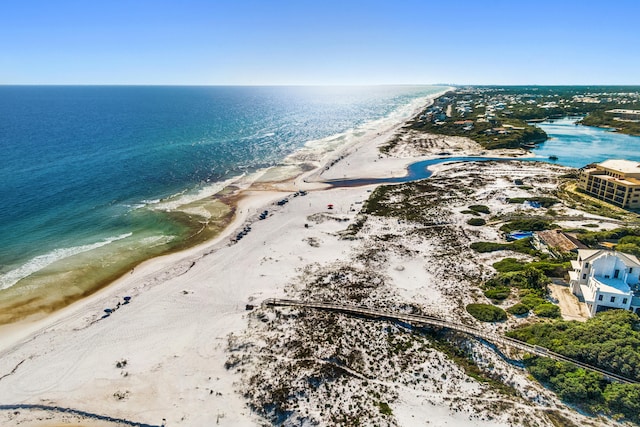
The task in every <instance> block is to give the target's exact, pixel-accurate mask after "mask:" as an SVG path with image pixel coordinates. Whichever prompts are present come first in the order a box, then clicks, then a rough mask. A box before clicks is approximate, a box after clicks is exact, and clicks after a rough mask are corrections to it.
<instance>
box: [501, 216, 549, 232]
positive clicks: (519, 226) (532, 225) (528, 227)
mask: <svg viewBox="0 0 640 427" xmlns="http://www.w3.org/2000/svg"><path fill="white" fill-rule="evenodd" d="M557 227H558V226H557V225H556V224H552V223H551V222H549V221H545V220H542V219H514V220H513V221H509V222H508V223H506V224H504V225H503V226H502V227H500V231H504V232H505V233H511V232H512V231H516V230H522V231H542V230H549V229H552V228H557Z"/></svg>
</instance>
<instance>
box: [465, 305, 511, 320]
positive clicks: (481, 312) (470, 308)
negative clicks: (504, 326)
mask: <svg viewBox="0 0 640 427" xmlns="http://www.w3.org/2000/svg"><path fill="white" fill-rule="evenodd" d="M467 312H468V313H469V314H470V315H472V316H473V317H475V318H476V319H478V320H479V321H481V322H503V321H505V320H507V313H506V312H505V311H504V310H503V309H501V308H500V307H496V306H495V305H491V304H469V305H467Z"/></svg>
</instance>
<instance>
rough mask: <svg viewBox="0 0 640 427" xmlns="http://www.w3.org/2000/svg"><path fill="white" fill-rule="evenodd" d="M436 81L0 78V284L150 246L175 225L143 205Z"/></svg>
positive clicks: (347, 131)
mask: <svg viewBox="0 0 640 427" xmlns="http://www.w3.org/2000/svg"><path fill="white" fill-rule="evenodd" d="M442 89H443V88H442V87H435V86H422V87H409V86H397V87H393V86H378V87H358V88H348V87H86V86H85V87H69V86H66V87H45V86H40V87H38V86H34V87H29V86H23V87H11V86H5V87H0V149H1V150H2V162H1V163H0V240H1V243H0V289H8V288H11V287H14V285H16V284H20V283H22V282H24V281H28V280H29V279H35V278H37V277H38V276H39V275H45V276H46V274H45V273H43V272H45V271H46V270H47V269H49V270H52V271H51V272H53V273H56V276H55V277H57V278H60V277H67V276H65V274H64V270H65V268H68V269H73V268H77V267H78V263H82V264H83V265H84V264H87V263H89V264H91V263H94V264H98V265H96V266H94V267H95V268H100V265H103V266H108V264H109V263H110V262H111V261H110V260H113V259H115V257H114V256H113V254H114V253H116V252H118V251H121V252H122V251H125V252H126V251H135V250H136V247H140V246H145V245H146V246H147V247H150V246H157V247H160V249H158V251H156V253H161V252H162V249H161V247H162V245H166V244H168V242H170V241H171V240H173V239H175V238H180V237H181V236H182V234H184V229H183V227H182V226H181V224H179V223H176V221H175V220H174V219H172V218H171V217H169V216H167V215H165V214H164V213H163V211H162V210H160V209H153V207H154V206H155V205H157V204H158V202H159V201H160V200H161V199H167V198H169V199H171V198H173V199H176V198H179V197H181V196H184V195H189V194H197V193H198V192H199V191H202V189H203V188H205V187H207V186H212V185H215V183H217V182H220V181H223V180H226V179H229V178H232V177H236V176H240V175H242V174H246V173H251V172H252V171H255V170H258V169H261V168H265V167H268V166H272V165H277V164H278V163H279V162H281V161H282V160H283V159H284V158H285V157H286V156H287V155H290V154H291V153H293V152H295V151H296V150H299V149H301V148H302V147H304V146H305V144H307V143H308V142H309V141H318V140H320V141H322V140H323V139H327V138H328V139H332V140H333V141H334V142H335V140H336V139H338V140H340V139H346V138H349V137H350V136H353V135H357V133H358V129H359V128H361V127H363V126H364V127H366V126H367V125H370V124H371V122H372V121H376V120H380V119H383V118H385V117H387V118H388V117H393V115H394V114H399V112H402V111H404V112H405V113H407V111H406V109H407V108H409V106H410V104H411V103H412V102H413V103H414V104H415V103H416V102H418V101H419V100H420V99H424V97H425V96H427V95H430V94H433V93H436V92H439V91H441V90H442ZM416 105H418V104H416ZM416 105H414V106H413V108H415V106H416ZM403 109H404V110H403ZM181 233H182V234H181ZM91 254H96V256H91ZM71 259H74V260H75V263H71V262H69V263H67V264H65V260H71ZM54 266H55V268H54ZM69 280H76V279H69ZM45 282H46V281H45ZM48 285H49V286H58V285H59V286H64V285H65V284H64V283H59V280H58V279H56V280H54V281H53V282H51V283H49V284H48Z"/></svg>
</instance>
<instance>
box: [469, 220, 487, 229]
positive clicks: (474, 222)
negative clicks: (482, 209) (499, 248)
mask: <svg viewBox="0 0 640 427" xmlns="http://www.w3.org/2000/svg"><path fill="white" fill-rule="evenodd" d="M486 223H487V221H485V220H484V219H482V218H469V219H468V220H467V224H469V225H473V226H475V227H480V226H482V225H485V224H486Z"/></svg>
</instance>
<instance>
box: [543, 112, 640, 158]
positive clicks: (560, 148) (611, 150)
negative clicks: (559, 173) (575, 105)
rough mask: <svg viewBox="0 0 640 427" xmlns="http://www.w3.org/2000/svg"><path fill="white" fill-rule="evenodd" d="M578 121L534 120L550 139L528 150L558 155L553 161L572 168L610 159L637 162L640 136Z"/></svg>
mask: <svg viewBox="0 0 640 427" xmlns="http://www.w3.org/2000/svg"><path fill="white" fill-rule="evenodd" d="M577 120H579V118H575V117H574V118H563V119H558V120H553V121H547V122H543V123H537V124H536V125H537V126H539V127H540V128H541V129H542V130H544V131H545V132H546V133H547V135H549V139H548V140H547V141H545V142H544V143H542V144H539V145H538V147H537V148H535V149H533V150H531V151H532V152H533V153H534V154H535V155H536V156H539V157H542V158H546V159H548V158H549V156H557V157H558V160H556V161H555V162H554V163H558V164H561V165H564V166H569V167H573V168H581V167H583V166H586V165H588V164H589V163H598V162H601V161H603V160H606V159H611V158H615V159H628V160H637V161H639V162H640V137H638V136H630V135H625V134H622V133H617V132H613V131H611V130H609V129H601V128H596V127H590V126H582V125H577V124H576V121H577ZM549 161H551V160H549Z"/></svg>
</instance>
